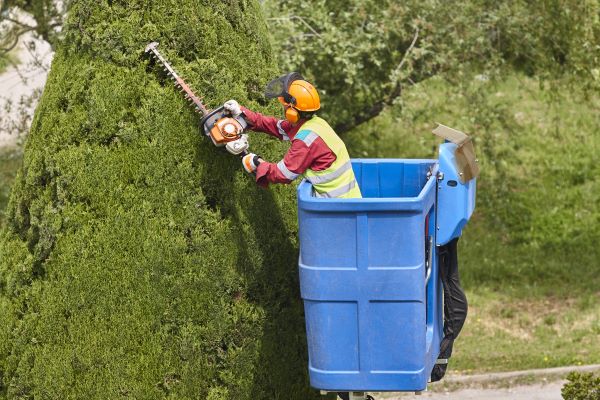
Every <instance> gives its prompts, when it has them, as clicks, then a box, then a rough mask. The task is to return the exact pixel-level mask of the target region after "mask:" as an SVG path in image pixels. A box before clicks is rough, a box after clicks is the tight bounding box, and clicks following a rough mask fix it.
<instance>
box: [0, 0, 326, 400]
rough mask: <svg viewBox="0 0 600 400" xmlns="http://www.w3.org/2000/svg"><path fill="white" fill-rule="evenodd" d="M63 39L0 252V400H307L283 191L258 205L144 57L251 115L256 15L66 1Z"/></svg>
mask: <svg viewBox="0 0 600 400" xmlns="http://www.w3.org/2000/svg"><path fill="white" fill-rule="evenodd" d="M63 29H64V32H63V33H64V39H63V40H62V41H61V42H60V44H59V45H58V46H57V53H56V56H55V60H54V62H53V65H52V70H51V73H50V76H49V78H48V83H47V85H46V88H45V90H44V94H43V97H42V99H41V102H40V104H39V106H38V108H37V111H36V116H35V118H34V122H33V125H32V129H31V132H30V135H29V137H28V139H27V144H26V148H25V152H24V160H23V167H22V168H21V170H20V172H19V174H18V176H17V178H16V181H15V184H14V187H13V190H12V194H11V199H10V203H9V206H8V210H7V215H6V226H5V229H4V230H3V233H2V239H1V240H0V254H1V255H2V256H1V257H0V379H1V381H0V397H3V398H7V399H16V398H21V399H22V398H90V399H92V398H98V399H106V398H117V397H129V398H145V399H146V398H148V399H151V398H177V399H186V398H189V399H192V398H193V399H196V398H207V399H211V400H216V399H256V398H286V399H289V398H291V399H308V398H312V397H314V396H315V395H316V394H315V392H314V391H312V390H310V389H309V385H308V382H307V377H306V375H307V374H306V362H307V360H306V349H305V342H304V341H305V338H304V334H303V325H304V322H303V318H302V307H301V303H300V301H299V294H298V282H297V272H296V264H297V259H296V257H297V251H296V245H295V243H296V228H295V212H294V210H295V202H294V191H293V190H289V189H274V190H272V191H265V190H262V189H258V188H257V187H256V185H255V183H254V182H252V179H251V177H249V176H247V175H246V174H245V173H244V172H243V171H242V169H241V167H240V165H239V164H240V162H239V159H238V158H236V157H232V156H230V155H228V154H226V153H225V152H223V151H219V150H218V149H215V148H214V147H213V146H212V145H211V144H210V143H209V142H208V141H207V140H206V139H205V138H203V137H202V135H200V134H199V131H198V118H197V115H196V114H193V113H192V112H191V110H189V108H188V107H187V105H186V104H185V102H184V101H183V99H182V98H181V97H180V95H179V94H178V93H177V92H176V90H174V88H173V87H172V85H171V84H170V81H169V80H167V79H165V78H162V79H161V78H159V76H158V75H157V73H156V72H157V71H155V70H154V68H152V67H151V66H150V65H149V64H148V62H147V61H146V60H145V59H144V58H143V56H142V53H143V49H144V47H145V45H146V44H147V43H148V42H149V41H152V40H158V41H159V42H161V47H162V50H163V51H164V52H165V53H166V54H167V55H168V56H169V57H170V59H171V60H172V61H173V63H174V65H176V67H177V68H178V70H179V71H180V72H181V73H182V74H183V75H184V76H185V77H186V79H187V80H188V81H189V82H190V83H191V84H193V85H194V86H196V87H198V88H199V92H200V93H202V94H203V95H205V96H206V98H207V99H208V101H207V102H208V105H209V106H216V105H218V104H219V103H221V102H223V101H225V100H227V99H228V98H232V97H233V98H238V99H239V100H240V101H241V102H243V103H245V104H248V105H250V106H251V107H253V108H256V109H259V110H265V108H264V104H262V102H263V97H262V90H263V87H264V84H265V83H266V82H267V81H268V80H269V79H270V78H271V77H272V76H273V75H275V73H276V70H275V67H274V60H273V56H272V52H271V48H270V47H269V45H268V40H267V30H266V25H265V23H264V20H263V17H262V14H261V11H260V9H259V6H258V4H257V3H256V2H255V1H247V0H244V1H230V2H222V1H216V0H215V1H203V2H197V1H194V0H186V1H170V0H162V1H155V2H147V1H141V0H140V1H134V0H131V1H108V2H97V1H93V0H80V1H74V2H73V3H72V5H71V8H70V12H69V18H68V20H67V22H66V23H65V25H64V28H63ZM253 146H254V150H255V151H257V152H258V153H260V154H261V155H263V156H265V157H266V158H271V159H277V158H278V157H281V154H282V153H283V151H284V147H281V145H279V144H278V143H276V142H274V141H270V140H268V139H262V137H260V138H259V137H253Z"/></svg>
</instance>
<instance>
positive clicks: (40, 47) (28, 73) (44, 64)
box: [0, 34, 54, 147]
mask: <svg viewBox="0 0 600 400" xmlns="http://www.w3.org/2000/svg"><path fill="white" fill-rule="evenodd" d="M31 41H34V43H35V50H33V51H32V50H30V49H28V48H26V47H25V43H28V42H31ZM35 55H37V56H35ZM53 55H54V53H53V52H52V51H51V49H50V46H49V45H48V43H46V42H45V41H43V40H34V39H33V37H32V35H31V34H25V35H24V37H23V38H22V39H21V43H20V45H19V52H18V58H19V61H20V62H19V64H18V65H17V67H9V68H7V69H6V71H4V72H3V73H2V74H0V147H2V146H6V145H9V144H12V143H14V142H15V141H16V139H17V138H16V137H15V136H14V135H10V134H9V133H8V132H7V131H6V129H5V126H6V124H7V119H14V118H18V117H19V110H18V108H17V107H14V105H15V104H18V103H19V101H20V100H21V98H22V97H23V96H28V95H30V94H31V93H33V91H34V90H35V89H41V88H43V87H44V85H45V84H46V76H47V74H48V70H49V68H50V63H51V61H52V57H53ZM38 58H39V61H41V62H40V63H37V62H36V60H37V59H38ZM9 102H10V103H12V104H13V107H11V111H10V112H9V113H6V112H5V107H6V105H7V104H8V103H9ZM35 106H36V104H32V105H31V106H30V107H28V108H27V112H28V113H29V114H30V115H33V111H34V110H35Z"/></svg>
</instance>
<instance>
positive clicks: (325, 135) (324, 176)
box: [294, 117, 362, 198]
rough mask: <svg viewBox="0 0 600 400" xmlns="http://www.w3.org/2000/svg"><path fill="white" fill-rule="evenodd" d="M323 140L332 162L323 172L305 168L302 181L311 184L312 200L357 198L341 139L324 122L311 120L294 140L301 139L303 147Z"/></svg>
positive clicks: (358, 196) (349, 165)
mask: <svg viewBox="0 0 600 400" xmlns="http://www.w3.org/2000/svg"><path fill="white" fill-rule="evenodd" d="M319 137H320V138H321V139H323V141H324V142H325V144H326V145H327V147H329V149H330V150H331V151H332V152H333V153H334V154H335V156H336V159H335V161H334V162H333V163H332V164H331V165H330V166H329V167H328V168H326V169H324V170H323V171H313V170H312V169H307V170H306V171H305V172H304V174H302V175H303V176H304V178H306V180H308V181H309V182H310V183H312V185H313V189H314V194H315V196H316V197H327V198H361V197H362V195H361V193H360V189H359V187H358V184H357V182H356V178H355V177H354V171H353V170H352V164H351V163H350V156H349V155H348V150H347V149H346V146H345V145H344V142H343V141H342V139H340V138H339V136H338V135H336V133H335V132H334V130H333V129H332V128H331V126H329V124H328V123H327V122H325V120H323V119H322V118H319V117H313V118H311V119H310V120H308V121H307V122H305V123H304V125H302V128H301V130H300V131H299V132H298V133H297V134H296V136H295V137H294V139H299V140H302V141H303V142H304V143H305V144H306V145H307V146H309V147H310V145H311V144H312V143H313V142H314V141H315V140H316V139H317V138H319Z"/></svg>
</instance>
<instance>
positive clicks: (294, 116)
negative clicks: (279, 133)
mask: <svg viewBox="0 0 600 400" xmlns="http://www.w3.org/2000/svg"><path fill="white" fill-rule="evenodd" d="M285 119H287V120H288V121H290V122H291V123H292V124H295V123H296V122H298V121H299V120H300V113H299V112H298V110H296V109H295V108H294V107H292V106H287V107H286V108H285Z"/></svg>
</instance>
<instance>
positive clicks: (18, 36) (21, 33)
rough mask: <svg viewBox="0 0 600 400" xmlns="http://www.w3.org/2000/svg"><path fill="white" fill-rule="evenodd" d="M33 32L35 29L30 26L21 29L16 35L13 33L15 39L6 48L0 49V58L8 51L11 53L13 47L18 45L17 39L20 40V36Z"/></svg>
mask: <svg viewBox="0 0 600 400" xmlns="http://www.w3.org/2000/svg"><path fill="white" fill-rule="evenodd" d="M33 30H35V27H33V26H30V27H29V28H27V29H23V30H21V31H19V32H18V33H15V39H14V40H13V42H12V43H11V44H10V45H9V46H8V47H0V56H3V55H5V54H6V53H8V52H9V51H11V50H12V49H14V48H15V47H17V44H19V39H21V36H22V35H23V34H25V33H27V32H30V31H33Z"/></svg>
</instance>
